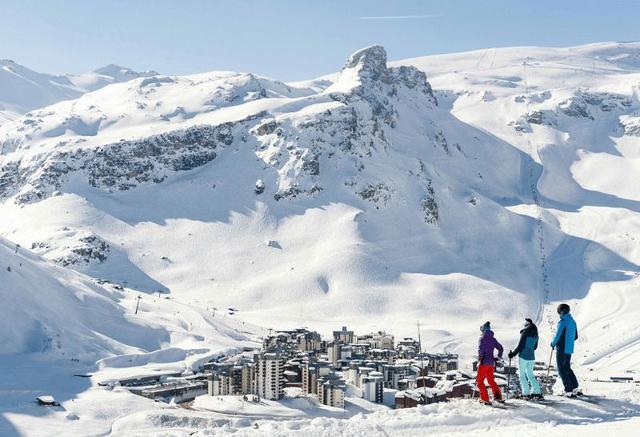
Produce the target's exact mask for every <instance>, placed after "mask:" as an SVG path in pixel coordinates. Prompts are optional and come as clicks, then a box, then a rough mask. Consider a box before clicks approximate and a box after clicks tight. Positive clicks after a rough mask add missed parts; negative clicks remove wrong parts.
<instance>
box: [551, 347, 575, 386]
mask: <svg viewBox="0 0 640 437" xmlns="http://www.w3.org/2000/svg"><path fill="white" fill-rule="evenodd" d="M556 363H557V365H558V374H559V375H560V378H561V379H562V384H563V385H564V391H565V392H570V391H573V390H574V389H576V388H578V379H577V378H576V375H575V374H574V373H573V370H572V369H571V354H566V353H564V351H563V350H562V347H560V348H558V354H557V355H556Z"/></svg>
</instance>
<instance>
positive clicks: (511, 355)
mask: <svg viewBox="0 0 640 437" xmlns="http://www.w3.org/2000/svg"><path fill="white" fill-rule="evenodd" d="M507 356H508V357H509V359H511V358H513V357H515V355H514V354H513V351H509V354H508V355H507Z"/></svg>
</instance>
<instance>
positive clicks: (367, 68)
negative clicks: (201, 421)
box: [342, 45, 389, 80]
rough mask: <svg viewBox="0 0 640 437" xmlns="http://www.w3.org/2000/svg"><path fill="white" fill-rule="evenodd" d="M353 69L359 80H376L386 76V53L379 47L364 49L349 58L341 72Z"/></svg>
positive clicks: (387, 71)
mask: <svg viewBox="0 0 640 437" xmlns="http://www.w3.org/2000/svg"><path fill="white" fill-rule="evenodd" d="M350 69H354V70H355V71H356V72H357V75H358V76H359V77H360V78H365V77H366V78H370V79H373V80H378V79H380V78H385V77H387V76H388V73H389V70H388V68H387V51H386V50H385V49H384V47H382V46H380V45H374V46H370V47H365V48H363V49H360V50H358V51H357V52H355V53H354V54H352V55H351V56H350V57H349V60H348V61H347V63H346V65H345V66H344V67H343V69H342V72H343V73H344V72H345V70H350Z"/></svg>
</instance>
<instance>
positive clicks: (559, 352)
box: [551, 303, 582, 397]
mask: <svg viewBox="0 0 640 437" xmlns="http://www.w3.org/2000/svg"><path fill="white" fill-rule="evenodd" d="M570 311H571V308H569V305H567V304H566V303H561V304H560V305H558V315H559V316H560V321H559V322H558V329H557V330H556V336H555V337H554V338H553V341H552V342H551V348H555V350H556V364H557V365H558V374H559V375H560V378H561V379H562V384H563V385H564V391H565V393H566V394H567V395H568V396H571V397H574V396H578V395H580V394H582V393H581V392H580V389H579V388H578V379H577V378H576V375H575V374H574V373H573V370H572V369H571V354H573V345H574V342H575V341H576V340H577V339H578V326H577V325H576V321H575V320H573V317H572V316H571V314H570Z"/></svg>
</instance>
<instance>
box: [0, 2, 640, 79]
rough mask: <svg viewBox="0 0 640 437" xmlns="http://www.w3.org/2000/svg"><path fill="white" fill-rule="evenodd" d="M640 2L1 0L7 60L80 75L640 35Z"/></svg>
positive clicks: (298, 72) (319, 70)
mask: <svg viewBox="0 0 640 437" xmlns="http://www.w3.org/2000/svg"><path fill="white" fill-rule="evenodd" d="M639 22H640V0H579V1H577V0H555V1H548V0H535V1H529V0H421V1H420V0H396V1H392V0H387V1H382V0H317V1H313V2H312V1H306V0H227V1H223V0H174V1H168V0H98V1H94V0H59V1H55V0H41V1H34V0H0V58H9V59H13V60H15V61H16V62H18V63H21V64H24V65H26V66H28V67H30V68H33V69H35V70H37V71H41V72H47V73H66V72H71V73H79V72H83V71H89V70H93V69H95V68H97V67H100V66H103V65H105V64H109V63H116V64H120V65H124V66H127V67H131V68H134V69H138V70H146V69H154V70H157V71H159V72H161V73H166V74H186V73H195V72H202V71H210V70H221V69H223V70H238V71H252V72H255V73H260V74H264V75H268V76H271V77H274V78H277V79H281V80H298V79H308V78H312V77H315V76H319V75H322V74H325V73H329V72H333V71H336V70H338V69H339V68H340V67H341V66H342V64H343V63H344V61H345V59H346V57H347V56H348V55H349V54H350V53H351V52H353V51H355V50H357V49H359V48H361V47H364V46H367V45H371V44H374V43H380V44H383V45H384V46H385V47H386V48H387V51H388V53H389V57H390V58H391V59H402V58H407V57H413V56H421V55H427V54H434V53H447V52H453V51H464V50H470V49H477V48H486V47H500V46H519V45H539V46H544V45H547V46H569V45H578V44H583V43H589V42H598V41H628V40H640V25H639Z"/></svg>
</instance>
